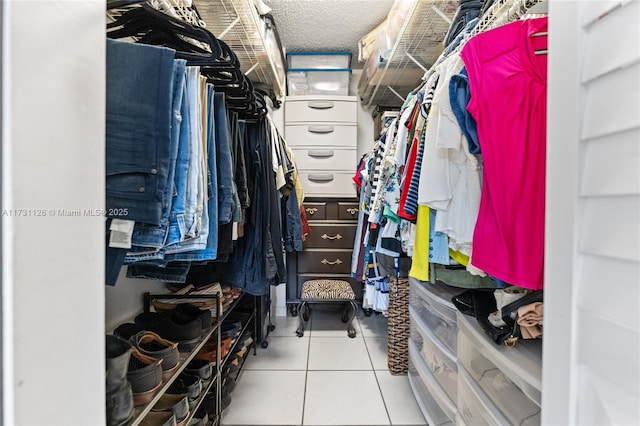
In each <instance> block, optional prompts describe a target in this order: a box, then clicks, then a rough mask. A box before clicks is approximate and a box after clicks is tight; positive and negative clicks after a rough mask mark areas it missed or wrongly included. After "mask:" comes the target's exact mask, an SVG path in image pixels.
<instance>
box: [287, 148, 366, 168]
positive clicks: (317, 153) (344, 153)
mask: <svg viewBox="0 0 640 426" xmlns="http://www.w3.org/2000/svg"><path fill="white" fill-rule="evenodd" d="M293 156H294V157H295V159H296V166H297V167H298V171H309V170H318V171H322V172H324V171H329V170H330V171H334V170H336V171H345V172H351V173H353V170H355V167H354V164H356V163H357V161H358V152H357V151H356V150H355V149H336V148H327V147H309V148H306V149H299V148H298V149H293Z"/></svg>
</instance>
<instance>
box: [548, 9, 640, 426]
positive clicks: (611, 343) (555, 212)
mask: <svg viewBox="0 0 640 426" xmlns="http://www.w3.org/2000/svg"><path fill="white" fill-rule="evenodd" d="M549 15H550V18H549V23H550V26H549V86H548V93H549V101H548V102H549V111H548V143H547V199H546V209H547V212H546V219H547V223H546V235H545V238H546V246H545V258H546V264H545V320H544V325H545V337H544V353H543V365H544V369H543V380H542V382H543V391H542V423H543V424H554V425H555V424H590V425H603V424H616V425H618V424H620V425H622V424H629V425H637V424H640V404H639V402H640V362H639V360H640V314H639V309H638V302H640V286H639V285H638V283H639V282H640V167H639V165H640V145H638V140H639V138H640V27H639V26H638V21H639V20H640V2H638V1H632V2H628V1H589V2H564V1H551V2H550V7H549Z"/></svg>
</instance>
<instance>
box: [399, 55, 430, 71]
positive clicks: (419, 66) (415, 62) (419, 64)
mask: <svg viewBox="0 0 640 426" xmlns="http://www.w3.org/2000/svg"><path fill="white" fill-rule="evenodd" d="M405 55H407V58H409V59H411V62H413V63H414V64H416V65H417V66H418V68H420V69H421V70H422V71H424V72H427V71H429V70H428V69H427V68H426V67H425V66H424V65H422V64H421V63H420V61H418V60H417V59H416V58H414V57H413V56H412V55H411V54H410V53H409V52H407V53H405Z"/></svg>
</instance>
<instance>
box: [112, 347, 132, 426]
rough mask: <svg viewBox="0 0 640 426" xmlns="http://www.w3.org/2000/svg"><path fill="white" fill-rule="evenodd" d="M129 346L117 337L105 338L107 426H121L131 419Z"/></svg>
mask: <svg viewBox="0 0 640 426" xmlns="http://www.w3.org/2000/svg"><path fill="white" fill-rule="evenodd" d="M130 357H131V344H129V342H127V341H126V340H124V339H121V338H120V337H118V336H114V335H107V336H106V375H105V376H106V395H105V397H106V412H107V425H108V426H121V425H124V424H126V423H128V422H129V420H131V418H132V417H133V411H134V405H133V392H132V391H131V383H129V381H127V367H128V365H129V358H130Z"/></svg>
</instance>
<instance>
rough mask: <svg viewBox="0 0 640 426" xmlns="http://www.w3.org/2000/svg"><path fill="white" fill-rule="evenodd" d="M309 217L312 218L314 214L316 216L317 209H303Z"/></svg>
mask: <svg viewBox="0 0 640 426" xmlns="http://www.w3.org/2000/svg"><path fill="white" fill-rule="evenodd" d="M304 210H305V211H306V212H307V213H308V214H309V215H310V216H313V215H314V214H316V213H317V212H318V209H317V208H315V207H309V208H306V209H304Z"/></svg>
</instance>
